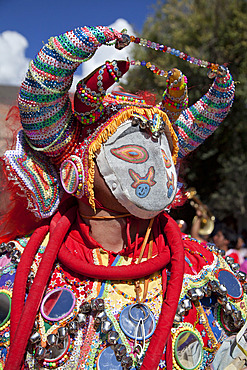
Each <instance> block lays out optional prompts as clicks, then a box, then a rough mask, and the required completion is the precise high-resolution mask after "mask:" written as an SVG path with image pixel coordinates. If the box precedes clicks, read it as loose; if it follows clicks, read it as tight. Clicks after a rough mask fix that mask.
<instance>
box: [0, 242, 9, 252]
mask: <svg viewBox="0 0 247 370" xmlns="http://www.w3.org/2000/svg"><path fill="white" fill-rule="evenodd" d="M5 252H7V244H6V243H1V244H0V254H4V253H5Z"/></svg>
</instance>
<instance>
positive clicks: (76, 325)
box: [69, 320, 79, 334]
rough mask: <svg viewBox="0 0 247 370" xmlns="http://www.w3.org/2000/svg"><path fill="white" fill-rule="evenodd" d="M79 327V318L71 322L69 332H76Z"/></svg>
mask: <svg viewBox="0 0 247 370" xmlns="http://www.w3.org/2000/svg"><path fill="white" fill-rule="evenodd" d="M78 329H79V322H78V321H77V320H74V321H71V322H70V323H69V332H70V333H71V334H75V333H76V332H77V331H78Z"/></svg>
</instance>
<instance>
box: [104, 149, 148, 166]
mask: <svg viewBox="0 0 247 370" xmlns="http://www.w3.org/2000/svg"><path fill="white" fill-rule="evenodd" d="M111 154H113V155H114V156H115V157H117V158H119V159H121V160H122V161H125V162H129V163H144V162H146V161H147V160H148V158H149V155H148V152H147V151H146V149H145V148H143V147H142V146H139V145H123V146H120V147H119V148H114V149H111Z"/></svg>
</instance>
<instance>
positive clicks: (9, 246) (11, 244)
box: [6, 242, 15, 252]
mask: <svg viewBox="0 0 247 370" xmlns="http://www.w3.org/2000/svg"><path fill="white" fill-rule="evenodd" d="M13 249H15V243H14V242H9V243H7V245H6V251H7V252H12V251H13Z"/></svg>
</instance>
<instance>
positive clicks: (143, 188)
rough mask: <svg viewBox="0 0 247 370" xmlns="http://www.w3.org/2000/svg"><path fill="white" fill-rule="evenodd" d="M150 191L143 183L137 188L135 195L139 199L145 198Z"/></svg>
mask: <svg viewBox="0 0 247 370" xmlns="http://www.w3.org/2000/svg"><path fill="white" fill-rule="evenodd" d="M149 191H150V186H149V185H148V184H146V183H142V184H139V185H138V186H137V187H136V191H135V193H136V195H137V196H138V198H145V197H146V196H147V195H148V194H149Z"/></svg>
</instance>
